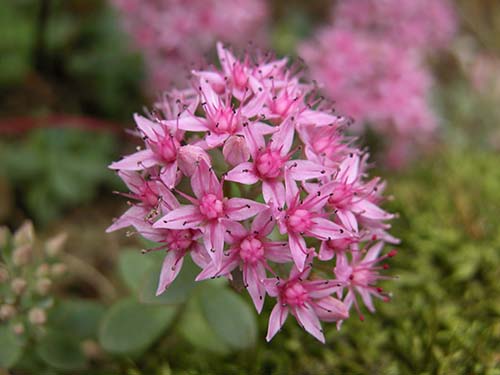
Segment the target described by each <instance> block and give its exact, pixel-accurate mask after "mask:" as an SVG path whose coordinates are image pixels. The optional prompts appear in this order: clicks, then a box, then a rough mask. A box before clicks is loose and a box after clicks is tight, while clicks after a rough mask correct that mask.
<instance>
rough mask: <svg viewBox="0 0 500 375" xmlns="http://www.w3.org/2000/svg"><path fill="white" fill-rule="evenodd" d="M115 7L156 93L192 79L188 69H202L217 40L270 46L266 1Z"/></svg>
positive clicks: (119, 1) (119, 2)
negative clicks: (192, 66)
mask: <svg viewBox="0 0 500 375" xmlns="http://www.w3.org/2000/svg"><path fill="white" fill-rule="evenodd" d="M111 2H112V4H113V5H114V6H115V7H116V9H117V10H118V13H119V15H120V21H121V23H122V25H123V27H124V29H125V31H126V32H127V34H128V35H129V36H130V38H131V40H132V41H133V43H134V45H135V47H136V48H137V49H138V50H139V51H140V52H141V54H142V55H143V56H144V58H145V63H146V68H147V72H148V75H149V80H148V88H149V91H150V92H151V91H152V90H151V89H153V90H163V89H165V87H167V85H170V84H172V83H174V84H178V83H181V84H182V83H183V80H184V78H185V77H186V75H188V74H189V71H188V69H186V67H187V66H189V65H192V64H199V63H202V62H203V60H204V54H206V53H208V52H209V51H210V49H211V48H212V46H213V44H214V43H215V41H216V40H223V41H225V42H228V43H232V44H234V45H238V46H245V45H246V44H247V42H248V41H249V40H250V39H252V41H253V42H255V43H257V44H259V45H260V44H265V29H266V23H267V19H268V8H267V4H266V1H264V0H189V1H184V0H148V1H141V0H111ZM249 35H251V37H249ZM153 92H155V91H153Z"/></svg>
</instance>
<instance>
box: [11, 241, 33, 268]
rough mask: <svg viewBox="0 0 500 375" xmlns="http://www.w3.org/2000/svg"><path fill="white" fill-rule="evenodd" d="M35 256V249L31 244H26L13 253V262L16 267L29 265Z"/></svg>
mask: <svg viewBox="0 0 500 375" xmlns="http://www.w3.org/2000/svg"><path fill="white" fill-rule="evenodd" d="M32 255H33V248H32V247H31V245H30V244H25V245H22V246H20V247H17V248H16V249H14V251H13V252H12V262H13V263H14V265H15V266H16V267H21V266H25V265H27V264H28V263H29V262H30V261H31V257H32Z"/></svg>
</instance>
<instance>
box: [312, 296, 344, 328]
mask: <svg viewBox="0 0 500 375" xmlns="http://www.w3.org/2000/svg"><path fill="white" fill-rule="evenodd" d="M314 309H315V310H316V314H317V315H318V317H319V318H320V319H321V320H323V321H325V322H336V321H337V320H342V319H347V318H348V317H349V309H348V308H347V306H346V305H345V304H344V303H343V302H342V301H339V300H338V299H336V298H333V297H325V298H321V299H319V300H317V301H315V303H314Z"/></svg>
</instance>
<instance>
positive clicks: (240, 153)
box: [222, 135, 250, 165]
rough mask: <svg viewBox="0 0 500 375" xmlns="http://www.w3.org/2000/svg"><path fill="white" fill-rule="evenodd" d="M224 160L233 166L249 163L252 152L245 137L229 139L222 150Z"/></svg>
mask: <svg viewBox="0 0 500 375" xmlns="http://www.w3.org/2000/svg"><path fill="white" fill-rule="evenodd" d="M222 153H223V154H224V159H226V161H227V162H228V163H229V164H231V165H238V164H241V163H244V162H246V161H248V159H249V158H250V150H249V149H248V146H247V143H246V141H245V139H244V138H243V137H239V136H237V135H233V136H231V137H229V138H228V140H227V141H226V143H224V147H223V148H222Z"/></svg>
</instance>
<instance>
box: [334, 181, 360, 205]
mask: <svg viewBox="0 0 500 375" xmlns="http://www.w3.org/2000/svg"><path fill="white" fill-rule="evenodd" d="M353 195H354V193H353V190H352V187H351V186H350V185H346V184H339V185H337V186H336V187H335V190H334V191H333V194H332V196H331V197H330V198H328V204H330V205H331V206H333V207H336V208H346V207H348V206H349V205H350V204H351V200H352V197H353Z"/></svg>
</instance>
